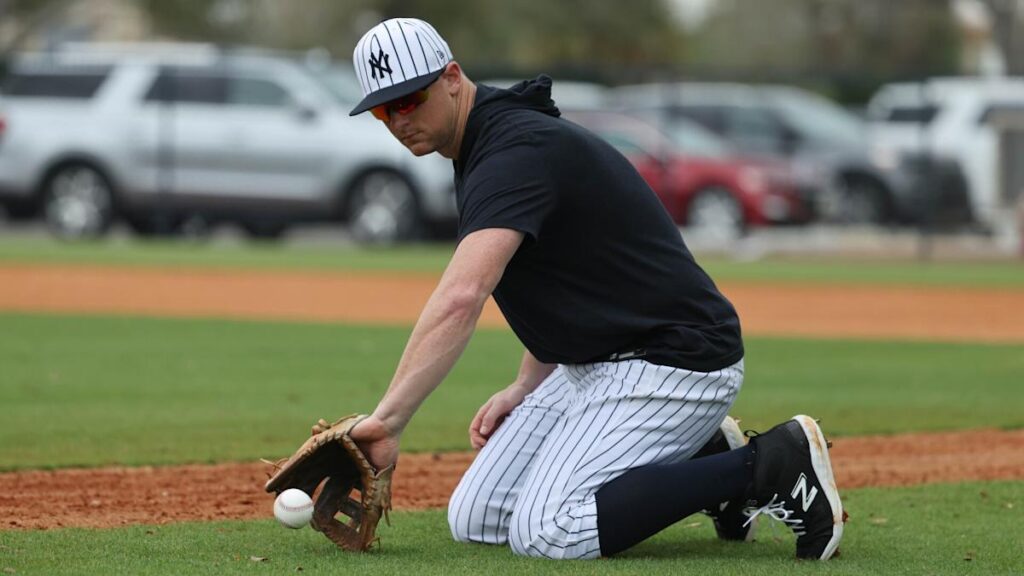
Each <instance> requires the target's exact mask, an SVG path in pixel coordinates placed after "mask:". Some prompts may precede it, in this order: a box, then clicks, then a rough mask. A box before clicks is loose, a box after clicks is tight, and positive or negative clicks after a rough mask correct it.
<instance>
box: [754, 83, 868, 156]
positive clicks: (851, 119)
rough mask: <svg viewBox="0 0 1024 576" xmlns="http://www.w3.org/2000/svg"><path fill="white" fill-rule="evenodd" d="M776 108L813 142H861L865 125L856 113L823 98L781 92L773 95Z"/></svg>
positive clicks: (852, 143) (851, 143) (855, 143)
mask: <svg viewBox="0 0 1024 576" xmlns="http://www.w3.org/2000/svg"><path fill="white" fill-rule="evenodd" d="M771 99H772V103H773V104H774V105H775V108H776V109H777V110H778V111H779V113H780V114H782V115H783V116H784V117H785V118H786V120H787V121H788V123H789V124H790V125H791V126H793V128H795V129H796V130H797V131H798V132H799V133H800V134H801V135H803V136H804V137H805V138H806V139H808V140H810V141H812V142H831V143H836V142H838V143H844V144H850V145H859V144H861V143H863V142H864V137H865V136H864V128H863V125H862V124H861V122H860V120H858V119H857V117H855V116H854V115H853V114H850V113H849V112H847V111H845V110H843V109H842V108H840V107H839V106H837V105H835V104H832V103H831V102H829V101H828V100H825V99H824V98H820V97H818V96H812V95H809V94H801V93H799V92H791V91H779V92H775V93H773V94H772V96H771Z"/></svg>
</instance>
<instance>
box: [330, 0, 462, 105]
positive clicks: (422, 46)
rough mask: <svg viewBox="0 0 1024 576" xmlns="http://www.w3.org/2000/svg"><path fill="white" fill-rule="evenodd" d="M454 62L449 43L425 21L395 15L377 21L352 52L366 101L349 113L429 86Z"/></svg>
mask: <svg viewBox="0 0 1024 576" xmlns="http://www.w3.org/2000/svg"><path fill="white" fill-rule="evenodd" d="M451 61H452V51H451V49H449V48H448V43H447V42H445V41H444V38H441V35H440V34H438V33H437V30H434V27H433V26H431V25H430V24H427V23H426V22H424V21H423V20H417V19H416V18H392V19H391V20H385V21H383V22H381V23H380V24H377V25H376V26H374V27H373V28H371V29H370V31H369V32H367V33H366V34H363V37H362V39H360V40H359V43H358V44H356V49H355V50H354V51H353V52H352V65H353V66H354V67H355V71H356V77H357V78H359V85H360V86H361V87H362V89H363V100H362V101H361V102H359V104H358V105H356V107H355V108H353V109H352V111H351V112H349V115H350V116H355V115H356V114H359V113H361V112H365V111H367V110H369V109H370V108H373V107H374V106H377V105H380V104H384V103H385V102H390V101H391V100H394V99H396V98H401V97H402V96H406V95H408V94H412V93H413V92H415V91H417V90H421V89H423V88H425V87H427V86H429V85H430V84H431V83H433V82H434V80H437V78H438V77H439V76H440V75H441V73H442V72H444V68H445V66H447V65H448V63H449V62H451Z"/></svg>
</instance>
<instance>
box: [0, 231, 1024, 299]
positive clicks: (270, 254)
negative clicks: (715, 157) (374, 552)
mask: <svg viewBox="0 0 1024 576" xmlns="http://www.w3.org/2000/svg"><path fill="white" fill-rule="evenodd" d="M452 250H453V247H452V246H451V245H450V244H444V243H440V244H435V245H423V246H412V247H402V248H381V249H365V248H358V247H337V246H320V247H316V246H292V245H288V244H203V243H189V242H167V241H163V242H130V243H129V242H124V241H121V242H118V241H103V242H92V243H90V242H84V243H78V244H67V243H62V242H58V241H55V240H52V239H48V238H33V239H4V240H3V241H2V242H0V262H7V263H35V264H57V263H61V264H102V265H111V266H159V267H169V266H170V267H174V266H182V267H201V268H259V269H281V270H294V269H304V270H306V269H308V270H373V271H403V272H424V273H435V274H436V273H440V272H441V271H442V270H444V267H445V265H446V264H447V263H448V258H449V257H450V256H451V253H452ZM699 260H700V262H701V264H702V265H703V266H705V267H706V268H707V270H708V272H709V273H711V275H712V276H713V277H714V278H715V279H716V280H717V281H752V280H756V281H775V282H815V283H817V282H824V283H834V284H835V283H841V284H851V283H853V284H911V285H930V286H977V287H993V288H999V287H1002V288H1024V266H1022V265H1021V264H1020V263H1019V262H1012V261H995V262H920V261H884V260H882V261H865V260H863V259H858V260H849V259H831V258H830V259H824V258H821V259H813V260H806V259H803V260H793V259H784V258H768V259H765V260H759V261H753V262H739V261H735V260H730V259H722V258H713V257H707V258H705V257H700V258H699Z"/></svg>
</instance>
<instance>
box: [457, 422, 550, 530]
mask: <svg viewBox="0 0 1024 576" xmlns="http://www.w3.org/2000/svg"><path fill="white" fill-rule="evenodd" d="M529 420H530V418H529V416H526V417H524V418H520V419H519V421H518V422H517V424H518V425H519V426H518V429H517V431H518V430H521V429H522V428H523V427H524V426H526V423H527V422H529ZM502 429H504V430H502ZM508 430H510V427H508V426H499V427H498V433H499V434H502V435H503V437H504V436H505V435H508V434H507V431H508ZM516 437H517V435H516V434H513V435H512V438H513V439H514V438H516ZM532 440H533V437H532V436H530V435H528V434H527V435H523V436H522V445H521V446H520V447H519V449H517V450H516V451H515V452H513V453H512V460H513V461H514V460H515V457H516V456H518V455H520V454H522V452H523V449H524V448H526V446H527V445H528V444H529V443H530V442H531V441H532ZM489 443H490V442H488V444H489ZM491 452H493V450H492V451H491ZM488 456H490V452H489V453H488ZM501 462H502V458H501V454H499V457H498V458H497V459H495V461H493V462H491V461H490V460H489V458H488V459H485V460H484V461H483V463H484V464H489V466H481V467H480V468H477V469H476V470H475V471H474V472H475V473H474V474H473V477H472V478H470V479H469V484H468V485H469V487H470V488H469V489H468V490H466V496H468V495H469V492H470V490H472V489H473V488H474V487H475V488H476V494H477V495H479V494H480V491H481V490H482V489H483V487H484V485H485V484H486V483H487V478H488V477H489V476H490V475H491V473H492V472H494V471H495V470H498V469H499V467H498V466H497V464H499V463H501ZM481 474H483V476H482V479H481V480H480V481H479V482H478V481H477V477H478V476H480V475H481ZM492 495H493V491H492ZM476 500H477V499H476V497H474V498H472V499H470V502H471V505H470V507H469V512H468V513H467V514H466V515H465V516H466V534H471V533H472V527H473V511H474V510H475V509H476V508H477V507H476V506H473V505H472V503H473V502H476ZM463 502H465V500H463ZM484 502H490V499H487V500H484ZM485 510H486V507H485ZM459 512H461V505H460V509H459ZM456 517H461V514H457V515H456ZM485 525H486V524H485Z"/></svg>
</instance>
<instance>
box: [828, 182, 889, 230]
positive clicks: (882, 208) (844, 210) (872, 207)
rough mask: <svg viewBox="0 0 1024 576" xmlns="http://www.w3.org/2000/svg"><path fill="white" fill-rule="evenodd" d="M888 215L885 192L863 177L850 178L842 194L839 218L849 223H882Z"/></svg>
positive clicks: (845, 183)
mask: <svg viewBox="0 0 1024 576" xmlns="http://www.w3.org/2000/svg"><path fill="white" fill-rule="evenodd" d="M886 216H887V210H886V204H885V193H884V192H883V191H882V190H881V188H879V186H878V185H877V184H875V183H873V182H871V181H869V180H865V179H863V178H848V179H846V180H845V181H844V182H843V185H842V191H841V194H840V205H839V219H840V221H842V222H845V223H847V224H882V223H883V222H885V220H886Z"/></svg>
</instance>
